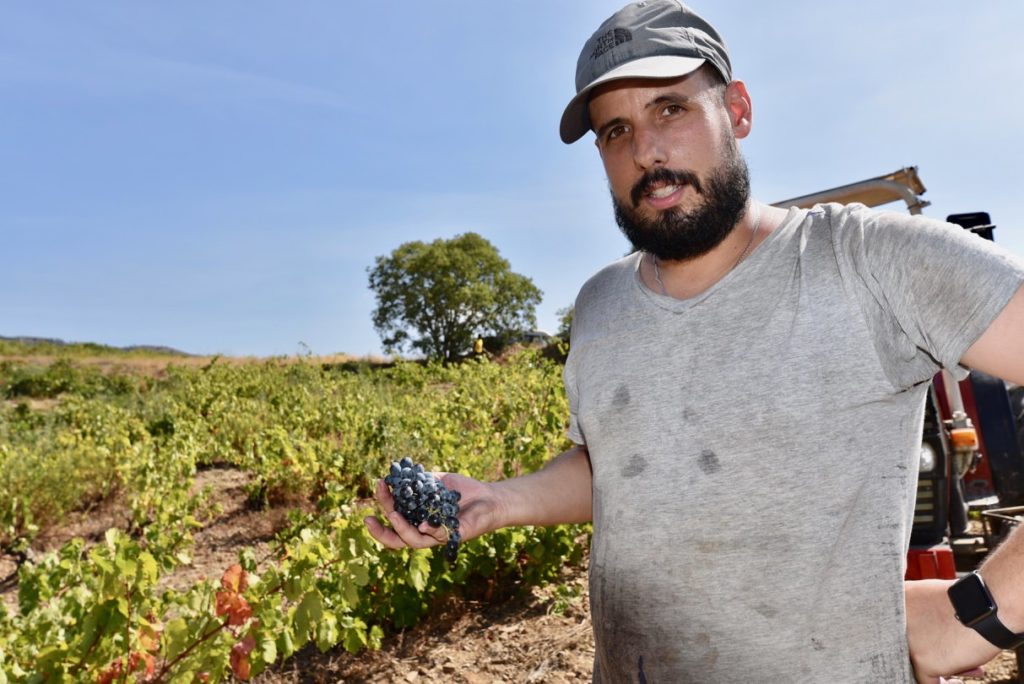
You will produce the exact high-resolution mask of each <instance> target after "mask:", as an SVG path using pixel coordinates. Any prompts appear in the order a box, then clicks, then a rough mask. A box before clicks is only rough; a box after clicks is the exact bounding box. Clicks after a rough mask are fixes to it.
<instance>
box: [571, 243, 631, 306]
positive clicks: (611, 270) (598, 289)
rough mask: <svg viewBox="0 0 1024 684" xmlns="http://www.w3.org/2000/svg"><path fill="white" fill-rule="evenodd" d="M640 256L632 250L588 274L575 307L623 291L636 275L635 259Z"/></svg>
mask: <svg viewBox="0 0 1024 684" xmlns="http://www.w3.org/2000/svg"><path fill="white" fill-rule="evenodd" d="M640 256H641V255H640V254H639V253H638V252H633V253H632V254H628V255H626V256H624V257H622V258H621V259H618V260H616V261H613V262H612V263H610V264H608V265H607V266H605V267H604V268H602V269H601V270H600V271H598V272H597V273H595V274H594V275H592V276H590V278H588V279H587V281H586V282H585V283H583V287H581V288H580V292H579V295H578V296H577V298H576V307H577V308H579V307H580V306H581V305H586V304H587V303H588V302H590V301H593V300H598V299H603V298H605V297H608V296H614V295H619V294H621V293H623V292H625V291H626V289H627V288H629V287H630V284H631V283H632V281H633V279H634V278H635V277H636V269H637V261H638V260H639V259H640Z"/></svg>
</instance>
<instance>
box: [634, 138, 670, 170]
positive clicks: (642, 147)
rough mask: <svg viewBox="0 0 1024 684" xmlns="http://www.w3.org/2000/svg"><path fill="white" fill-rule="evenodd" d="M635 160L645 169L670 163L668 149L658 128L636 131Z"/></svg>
mask: <svg viewBox="0 0 1024 684" xmlns="http://www.w3.org/2000/svg"><path fill="white" fill-rule="evenodd" d="M633 160H634V162H635V163H636V165H637V167H638V168H640V169H643V170H646V169H650V168H653V167H655V166H664V165H665V164H666V163H668V152H667V149H666V147H665V145H664V142H663V140H662V136H661V135H659V134H658V132H657V131H656V130H652V129H650V128H646V129H644V130H636V131H635V132H634V134H633Z"/></svg>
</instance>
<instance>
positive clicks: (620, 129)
mask: <svg viewBox="0 0 1024 684" xmlns="http://www.w3.org/2000/svg"><path fill="white" fill-rule="evenodd" d="M625 132H626V127H625V126H616V127H614V128H610V129H608V132H607V133H605V134H604V139H605V141H611V140H615V139H616V138H618V137H619V136H621V135H623V134H624V133H625Z"/></svg>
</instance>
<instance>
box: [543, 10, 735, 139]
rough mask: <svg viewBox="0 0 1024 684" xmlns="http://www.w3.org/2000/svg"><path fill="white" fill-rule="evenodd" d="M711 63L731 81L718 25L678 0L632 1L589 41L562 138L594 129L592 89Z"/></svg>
mask: <svg viewBox="0 0 1024 684" xmlns="http://www.w3.org/2000/svg"><path fill="white" fill-rule="evenodd" d="M705 63H707V64H711V65H712V66H713V67H715V69H717V70H718V73H720V74H721V75H722V78H724V79H725V82H726V83H729V82H730V81H732V65H731V64H730V63H729V53H728V52H726V49H725V41H723V40H722V37H721V36H720V35H718V31H716V30H715V27H714V26H712V25H711V24H709V23H708V22H706V21H704V19H702V18H701V17H700V16H698V15H697V13H696V12H694V11H693V10H692V9H690V8H689V7H687V6H686V5H684V4H683V3H681V2H678V0H640V2H631V3H630V4H628V5H626V6H625V7H623V8H622V9H621V10H619V11H618V12H616V13H615V14H613V15H612V16H610V17H609V18H608V19H606V20H605V22H604V23H603V24H601V26H600V28H598V29H597V31H595V32H594V35H592V36H591V37H590V39H589V40H588V41H587V42H586V44H584V46H583V51H582V52H580V58H579V60H578V61H577V62H576V97H574V98H572V100H570V102H569V106H568V107H566V108H565V112H563V114H562V123H561V126H560V127H559V134H560V135H561V136H562V142H564V143H572V142H576V141H577V140H579V139H580V138H582V137H583V135H584V134H585V133H586V132H587V131H589V130H590V128H591V125H590V114H589V113H588V111H587V103H588V101H589V99H590V93H591V91H592V90H593V89H594V88H595V87H597V86H599V85H601V84H602V83H607V82H608V81H615V80H618V79H621V78H678V77H680V76H685V75H686V74H688V73H690V72H692V71H694V70H695V69H697V68H698V67H700V66H701V65H702V64H705Z"/></svg>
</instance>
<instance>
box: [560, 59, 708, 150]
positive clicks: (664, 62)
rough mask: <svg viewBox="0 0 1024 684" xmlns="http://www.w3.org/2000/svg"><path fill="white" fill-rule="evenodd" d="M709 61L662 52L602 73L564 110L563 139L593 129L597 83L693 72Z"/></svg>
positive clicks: (569, 140) (576, 137)
mask: <svg viewBox="0 0 1024 684" xmlns="http://www.w3.org/2000/svg"><path fill="white" fill-rule="evenodd" d="M705 61H706V60H705V59H704V58H703V57H682V56H679V55H659V56H656V57H644V58H642V59H635V60H633V61H632V62H626V63H625V64H622V65H620V66H618V67H616V68H614V69H612V70H611V71H609V72H608V73H606V74H602V75H601V76H600V77H599V78H596V79H594V80H593V81H591V82H590V83H588V84H587V86H586V87H585V88H583V89H582V90H580V91H579V92H578V93H576V97H574V98H572V99H571V100H570V101H569V105H568V106H567V107H566V108H565V111H564V112H563V113H562V122H561V124H560V125H559V128H558V132H559V134H560V135H561V136H562V142H564V143H566V144H569V143H574V142H576V141H577V140H579V139H580V138H582V137H583V136H584V134H586V132H587V131H589V130H590V128H591V126H590V114H589V113H588V111H587V104H588V102H589V99H590V93H591V91H592V90H593V89H594V88H596V87H597V86H599V85H601V84H603V83H608V82H609V81H619V80H621V79H624V78H679V77H680V76H686V75H687V74H689V73H692V72H693V71H695V70H696V69H697V68H699V67H700V66H701V65H702V64H704V62H705Z"/></svg>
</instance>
